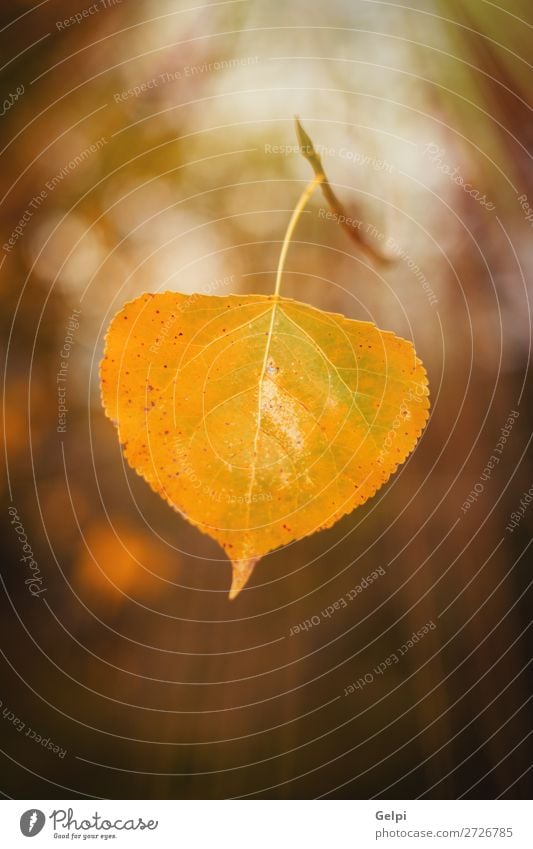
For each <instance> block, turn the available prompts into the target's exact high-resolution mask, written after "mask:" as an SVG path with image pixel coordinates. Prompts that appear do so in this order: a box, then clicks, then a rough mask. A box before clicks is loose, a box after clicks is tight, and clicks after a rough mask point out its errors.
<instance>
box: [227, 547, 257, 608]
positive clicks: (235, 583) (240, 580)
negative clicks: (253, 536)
mask: <svg viewBox="0 0 533 849" xmlns="http://www.w3.org/2000/svg"><path fill="white" fill-rule="evenodd" d="M258 560H259V557H252V558H251V559H250V560H232V561H231V568H232V577H231V589H230V591H229V599H230V601H233V599H234V598H237V596H238V595H239V593H240V591H241V590H242V589H244V587H245V586H246V584H247V583H248V581H249V580H250V577H251V574H252V572H253V571H254V568H255V564H256V563H257V561H258Z"/></svg>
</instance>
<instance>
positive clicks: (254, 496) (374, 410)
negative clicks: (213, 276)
mask: <svg viewBox="0 0 533 849" xmlns="http://www.w3.org/2000/svg"><path fill="white" fill-rule="evenodd" d="M101 382H102V397H103V404H104V407H105V411H106V413H107V415H108V416H109V418H111V419H112V420H113V421H114V422H115V424H116V426H117V429H118V436H119V439H120V441H121V442H122V443H123V445H124V453H125V456H126V458H127V460H128V462H129V464H130V465H131V466H132V468H134V469H135V471H136V472H138V473H139V474H140V475H142V477H143V478H144V479H145V480H146V481H147V482H148V483H149V484H150V486H151V487H152V489H154V490H155V491H156V492H157V493H159V495H161V496H162V498H164V499H165V500H166V501H167V502H168V503H169V504H170V505H171V507H173V508H174V509H175V510H177V511H179V512H180V513H182V514H183V515H184V516H185V517H186V518H187V519H188V520H189V521H190V522H192V524H194V525H196V526H197V527H198V528H199V529H200V530H202V531H204V533H207V534H209V536H211V537H213V538H214V539H215V540H217V542H219V543H220V545H221V546H222V547H223V549H224V550H225V552H226V554H227V555H228V557H229V558H230V560H231V561H232V564H233V569H234V578H233V584H232V593H231V597H234V596H235V595H237V593H238V592H239V590H240V589H241V588H242V586H244V584H245V583H246V580H247V579H248V577H249V574H250V573H251V570H252V569H253V567H254V565H255V563H256V562H257V560H258V559H259V558H261V557H263V556H264V555H265V554H267V552H269V551H272V550H273V549H275V548H278V547H279V546H282V545H285V544H287V543H289V542H292V541H293V540H298V539H301V538H302V537H305V536H307V535H309V534H313V533H315V532H316V531H319V530H321V529H323V528H328V527H330V526H331V525H333V524H334V523H335V522H337V521H338V520H339V519H340V518H341V517H342V516H344V515H346V514H347V513H350V512H351V511H352V510H353V509H354V508H356V507H358V506H359V505H360V504H363V503H364V502H365V501H366V500H367V499H368V498H370V497H371V496H372V495H374V493H375V492H376V491H377V490H378V489H379V487H381V486H382V485H383V484H384V483H385V481H386V480H387V479H388V478H389V476H390V475H391V474H392V473H393V472H394V471H395V470H396V468H397V467H398V465H399V464H400V463H403V461H404V460H405V459H406V457H407V456H408V455H409V453H410V452H411V451H412V450H413V448H414V446H415V443H416V441H417V439H418V437H419V435H420V433H421V432H422V430H423V428H424V425H425V422H426V419H427V416H428V407H429V402H428V388H427V379H426V373H425V370H424V368H423V366H422V364H421V363H420V360H418V359H417V357H416V354H415V352H414V349H413V346H412V345H411V343H410V342H408V341H406V340H404V339H400V338H399V337H397V336H395V335H394V334H393V333H390V332H387V331H382V330H379V329H378V328H377V327H376V326H375V325H374V324H372V323H370V322H363V321H354V320H351V319H348V318H345V317H344V316H342V315H337V314H333V313H326V312H322V311H320V310H318V309H315V308H313V307H311V306H308V305H306V304H303V303H299V302H298V301H293V300H290V299H288V298H282V297H279V296H277V297H274V296H270V297H266V296H263V295H247V296H243V297H239V296H236V295H230V296H228V297H216V296H208V295H192V296H190V295H189V296H187V295H183V294H180V293H178V292H165V293H162V294H157V295H151V294H145V295H142V296H141V297H139V298H137V299H136V300H134V301H132V302H130V303H128V304H126V305H125V307H124V308H123V309H122V310H121V311H120V312H119V313H118V314H117V315H116V316H115V318H114V319H113V321H112V323H111V326H110V328H109V332H108V334H107V342H106V350H105V356H104V359H103V361H102V365H101Z"/></svg>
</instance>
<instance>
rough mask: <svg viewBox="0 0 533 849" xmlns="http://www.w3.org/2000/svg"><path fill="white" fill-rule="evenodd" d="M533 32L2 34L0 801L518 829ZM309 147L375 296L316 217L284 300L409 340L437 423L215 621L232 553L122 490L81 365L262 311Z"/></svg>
mask: <svg viewBox="0 0 533 849" xmlns="http://www.w3.org/2000/svg"><path fill="white" fill-rule="evenodd" d="M504 6H505V8H504ZM532 25H533V17H532V14H531V8H530V5H529V4H528V3H527V2H526V0H508V2H507V3H505V4H503V3H502V4H501V5H498V4H497V3H493V2H488V0H462V2H459V0H457V2H455V0H440V1H439V0H411V2H409V3H407V0H406V2H405V3H390V2H384V0H383V2H382V0H330V2H328V3H327V4H323V3H311V4H310V3H308V2H304V1H303V0H289V2H286V3H283V4H281V3H279V4H267V3H261V2H259V0H227V2H215V3H208V4H201V3H195V2H194V1H193V2H187V3H184V2H179V0H150V2H142V1H141V0H135V2H133V0H122V2H119V0H106V2H103V0H97V2H95V3H93V4H92V5H91V4H90V3H89V0H83V2H81V3H80V2H71V0H69V2H66V0H44V2H40V3H29V2H22V0H16V2H15V0H13V1H12V2H11V3H9V4H4V6H3V8H2V11H1V12H0V38H1V39H2V40H3V48H2V57H3V63H2V98H3V101H4V102H3V107H2V109H1V110H0V111H2V116H1V121H2V130H3V133H2V152H1V165H2V168H1V175H2V176H1V182H2V185H1V194H2V237H1V243H2V249H1V251H0V263H1V264H0V275H1V278H2V285H1V288H0V297H1V299H2V309H1V321H2V324H3V331H4V337H5V340H6V344H5V346H4V354H3V360H4V381H5V382H4V408H3V422H4V431H3V439H4V449H5V450H4V452H3V463H4V464H5V472H6V474H5V475H4V476H3V478H2V488H3V496H4V501H5V509H4V510H3V513H2V519H3V523H4V529H3V530H4V533H3V545H4V556H3V558H2V562H3V566H2V584H3V588H2V615H1V618H0V628H1V631H2V639H1V645H2V656H1V658H0V661H1V663H2V679H1V681H2V683H1V690H0V702H1V704H0V708H1V711H2V715H1V720H2V721H1V722H0V735H1V738H2V742H1V751H2V755H1V757H2V760H3V770H2V782H1V790H2V792H3V794H4V796H6V797H15V798H32V797H33V798H42V799H50V798H68V797H80V798H84V797H91V796H96V797H105V798H108V797H111V798H113V797H114V798H227V797H256V798H314V797H318V796H327V797H329V798H369V797H373V796H378V797H383V798H395V799H402V798H415V797H423V798H458V797H465V798H495V797H506V798H526V797H528V796H530V795H531V790H532V785H531V772H530V769H531V766H532V759H531V745H530V736H529V735H530V734H531V732H532V724H531V701H530V700H531V697H532V689H531V677H530V666H529V664H530V661H531V640H530V636H529V630H528V629H529V626H530V624H531V613H530V611H531V592H530V571H531V570H530V564H531V553H530V548H529V545H530V540H531V528H532V523H533V507H532V506H529V501H528V499H529V500H531V496H529V495H528V496H527V497H526V498H525V493H528V491H529V489H530V487H531V485H532V483H533V480H532V477H533V474H532V472H531V449H530V434H531V412H532V410H531V402H530V382H531V381H530V361H529V356H530V330H531V326H530V309H529V296H530V290H531V265H532V258H533V257H532V239H531V234H532V231H531V227H532V226H533V210H532V207H533V172H532V169H531V146H532V141H533V130H532V127H533V124H532V122H531V108H530V94H531V91H532V79H533V76H532V66H531V64H530V62H529V61H528V60H529V59H530V58H531V32H532ZM295 114H298V115H299V116H300V118H301V120H302V123H303V125H304V126H305V128H306V130H307V131H308V132H309V134H310V136H311V138H312V139H313V141H314V143H315V144H316V145H318V146H321V147H322V148H323V150H322V158H323V162H324V166H325V168H326V171H327V173H328V175H329V178H330V180H331V182H332V184H333V186H334V187H335V190H336V191H337V193H338V195H339V197H340V198H341V199H342V202H343V203H344V205H345V208H346V210H347V211H348V212H349V214H351V215H353V216H354V217H355V218H357V219H358V220H360V221H362V222H363V226H364V228H365V233H366V235H367V237H368V240H369V241H371V242H372V244H373V245H374V247H375V250H376V251H379V252H380V253H383V254H387V256H388V257H389V259H390V260H391V261H389V262H387V263H379V262H375V261H373V260H372V258H371V257H369V256H368V254H366V253H364V252H362V251H361V250H360V248H359V247H358V245H357V244H356V243H354V242H353V241H350V239H349V238H348V237H347V235H346V233H345V232H344V231H343V230H342V229H341V228H340V227H339V226H338V225H337V224H336V223H335V222H334V221H328V220H326V219H325V218H324V217H323V210H324V209H325V203H324V200H323V198H321V197H320V196H319V195H318V194H317V195H315V196H314V198H313V199H312V201H311V203H310V204H309V206H308V209H307V212H306V213H305V214H304V215H303V217H302V219H301V222H300V224H299V227H298V230H297V233H296V236H295V239H294V242H293V244H292V246H291V249H290V252H289V255H288V260H287V266H286V273H285V277H284V284H283V292H284V294H285V295H287V296H290V297H294V298H298V299H300V300H303V301H306V302H308V303H310V304H313V305H315V306H317V307H320V308H322V309H327V310H333V311H338V312H342V313H344V314H345V315H347V316H349V317H351V318H357V319H366V320H369V319H370V320H373V321H375V322H376V323H377V324H378V326H380V327H381V328H384V329H389V330H393V331H395V332H396V333H398V334H400V335H402V336H404V337H407V338H412V339H413V341H414V343H415V346H416V349H417V352H418V354H419V356H420V357H421V358H422V360H423V361H424V363H425V365H426V367H427V370H428V374H429V380H430V388H431V399H432V415H431V420H430V423H429V425H428V427H427V429H426V431H425V433H424V435H423V438H422V440H421V442H420V444H419V446H418V448H417V450H416V452H415V453H414V454H413V455H412V457H411V458H410V460H409V461H408V463H407V464H406V465H405V466H404V467H402V469H401V470H400V471H399V472H398V473H397V475H396V476H395V477H394V478H393V479H392V480H391V481H390V482H389V484H388V485H387V486H386V487H385V488H384V489H383V490H382V491H380V492H379V493H378V495H377V496H376V497H375V498H374V499H372V500H371V501H370V502H368V503H367V504H366V505H364V506H363V507H362V508H360V509H359V510H357V511H355V512H354V513H353V514H352V515H350V516H348V517H346V518H345V519H344V520H342V521H341V522H339V523H338V524H337V525H336V526H335V527H334V528H332V529H330V530H329V531H327V532H324V533H321V534H317V535H315V536H313V537H310V538H308V539H306V540H303V541H301V542H299V543H296V544H294V545H292V546H290V547H289V548H287V549H285V550H282V551H279V552H275V553H273V554H271V555H269V556H268V557H266V558H265V559H264V560H263V561H262V562H261V564H260V565H259V566H258V567H257V569H256V571H255V573H254V576H253V578H252V581H251V583H250V586H249V588H248V589H247V590H246V591H245V592H243V593H242V594H241V596H240V597H239V598H238V599H237V601H236V602H233V603H230V602H228V600H227V592H228V587H229V581H230V569H229V565H228V563H227V561H225V559H224V556H223V554H222V552H221V550H220V549H219V548H218V547H217V545H216V544H215V543H214V542H213V541H211V540H210V539H209V538H208V537H206V536H203V535H201V534H200V533H199V532H197V531H196V530H195V529H194V528H193V527H192V526H190V525H188V523H187V522H185V521H184V520H183V519H181V518H180V517H179V516H178V515H176V514H174V513H173V512H172V511H171V510H170V509H169V508H168V507H167V506H166V504H164V503H163V501H162V500H160V499H159V498H158V496H156V495H155V494H154V493H153V492H152V491H151V490H150V489H149V487H148V486H146V484H145V483H144V482H143V481H142V480H141V479H140V478H138V477H137V476H136V475H135V474H134V473H133V472H132V471H131V470H130V469H128V468H126V467H125V465H124V462H123V459H122V457H121V451H120V446H119V444H118V441H117V438H116V434H115V430H114V428H113V426H112V425H111V423H110V422H109V421H108V420H107V419H106V418H105V416H104V414H103V411H102V408H101V405H100V397H99V386H98V363H99V360H100V358H101V356H102V351H103V339H104V334H105V330H106V327H107V325H108V324H109V322H110V320H111V318H112V316H113V315H114V313H115V312H116V311H117V310H118V309H119V308H120V307H121V306H122V304H123V303H124V302H125V301H126V300H129V299H131V298H133V297H135V296H137V295H138V294H140V293H142V292H146V291H150V292H158V291H165V290H166V289H175V290H176V291H180V292H186V293H192V292H205V293H211V294H227V293H230V292H236V293H247V292H248V293H251V292H257V293H264V294H267V293H270V292H271V291H272V290H273V286H274V276H275V270H276V264H277V259H278V254H279V250H280V243H281V240H282V239H283V235H284V231H285V228H286V225H287V221H288V218H289V215H290V212H291V210H292V208H293V207H294V205H295V203H296V200H297V198H298V195H299V194H300V192H301V191H302V189H303V187H304V185H305V184H306V182H307V181H308V180H309V178H310V176H311V171H310V168H309V165H308V163H307V162H306V161H305V160H304V159H303V158H302V157H301V156H300V155H299V154H298V153H297V152H295V149H294V148H295V145H296V138H295V133H294V124H293V116H294V115H295ZM62 408H66V411H65V410H64V409H62ZM491 457H492V458H494V457H496V458H497V459H496V460H492V461H491ZM488 464H491V468H489V467H488ZM532 492H533V491H532ZM9 509H10V510H11V512H8V510H9ZM13 511H16V513H14V512H13ZM21 528H22V530H21ZM25 546H28V547H25ZM21 558H26V559H21ZM28 558H29V559H28ZM378 568H380V569H381V572H380V573H379V577H378V578H377V579H376V580H374V581H373V582H371V583H370V584H369V585H368V586H367V587H366V588H365V587H363V588H362V589H361V591H357V592H356V597H355V598H354V600H353V601H351V602H349V603H348V604H347V606H346V607H345V608H340V609H334V613H333V614H332V615H329V616H328V615H327V608H328V606H330V605H334V603H335V601H337V600H338V599H339V598H341V597H346V594H347V593H350V591H351V590H353V589H354V588H357V587H359V588H361V587H362V582H363V583H364V580H363V579H365V578H366V577H367V576H368V575H370V574H371V573H372V572H373V571H375V570H377V569H378ZM323 611H326V613H325V614H324V613H323ZM308 620H309V621H311V623H312V626H311V627H310V626H309V624H308V625H307V626H306V628H304V629H300V631H299V632H298V633H295V626H297V625H299V624H300V623H305V622H307V621H308ZM317 620H318V623H317ZM428 623H434V627H431V628H426V630H427V631H428V633H426V634H425V635H424V636H423V637H422V638H420V639H419V640H418V642H415V643H414V644H412V646H411V647H410V648H409V650H408V651H406V652H405V653H404V654H403V655H402V656H401V657H400V659H399V662H398V663H390V662H389V665H388V666H387V659H388V658H390V657H391V656H392V655H393V654H394V653H397V651H398V649H399V647H401V646H403V645H404V644H406V641H408V640H409V639H410V637H411V636H412V634H413V632H415V631H417V630H419V629H423V627H424V626H425V625H427V624H428ZM291 630H292V636H291ZM383 664H385V666H386V669H385V671H383V674H380V673H379V672H376V670H379V669H381V666H382V665H383ZM358 681H359V686H358V687H356V688H354V687H353V686H352V691H351V692H348V694H347V695H345V693H346V691H347V690H349V685H350V684H352V685H353V684H354V682H358ZM361 681H363V684H361Z"/></svg>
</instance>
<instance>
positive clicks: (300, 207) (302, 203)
mask: <svg viewBox="0 0 533 849" xmlns="http://www.w3.org/2000/svg"><path fill="white" fill-rule="evenodd" d="M323 181H324V174H317V175H316V176H315V178H314V179H313V180H311V182H310V183H309V184H308V185H307V186H306V188H305V189H304V191H303V192H302V194H301V196H300V200H299V201H298V203H297V204H296V206H295V208H294V212H293V213H292V215H291V220H290V221H289V226H288V227H287V232H286V233H285V238H284V239H283V245H282V246H281V252H280V255H279V262H278V272H277V275H276V288H275V289H274V297H275V298H277V297H278V296H279V293H280V289H281V277H282V274H283V267H284V265H285V258H286V256H287V251H288V250H289V245H290V242H291V239H292V236H293V233H294V231H295V229H296V225H297V224H298V220H299V218H300V216H301V214H302V212H303V211H304V209H305V207H306V205H307V202H308V200H309V198H310V197H311V195H312V194H313V192H314V191H315V189H316V188H317V187H318V186H319V185H320V184H321V183H322V182H323Z"/></svg>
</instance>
